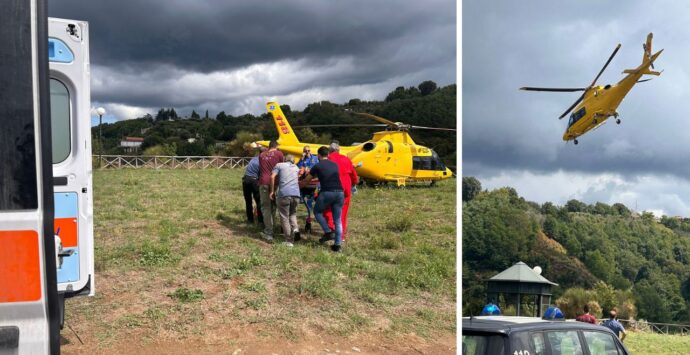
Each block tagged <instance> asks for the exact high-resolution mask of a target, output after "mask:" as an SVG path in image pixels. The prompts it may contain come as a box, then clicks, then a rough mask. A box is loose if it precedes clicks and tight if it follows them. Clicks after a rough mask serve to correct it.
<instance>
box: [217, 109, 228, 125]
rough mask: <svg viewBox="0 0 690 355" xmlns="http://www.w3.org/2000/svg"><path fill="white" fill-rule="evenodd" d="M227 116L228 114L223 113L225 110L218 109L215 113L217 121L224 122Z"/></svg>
mask: <svg viewBox="0 0 690 355" xmlns="http://www.w3.org/2000/svg"><path fill="white" fill-rule="evenodd" d="M227 118H228V116H227V115H226V114H225V111H220V112H218V114H217V115H216V119H217V120H218V121H221V122H223V123H225V120H226V119H227Z"/></svg>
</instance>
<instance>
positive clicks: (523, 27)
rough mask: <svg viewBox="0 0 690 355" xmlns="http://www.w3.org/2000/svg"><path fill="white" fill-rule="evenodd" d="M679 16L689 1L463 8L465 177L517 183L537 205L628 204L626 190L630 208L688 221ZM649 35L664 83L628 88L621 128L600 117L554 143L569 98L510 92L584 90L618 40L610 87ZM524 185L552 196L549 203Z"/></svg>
mask: <svg viewBox="0 0 690 355" xmlns="http://www.w3.org/2000/svg"><path fill="white" fill-rule="evenodd" d="M689 15H690V4H686V3H677V2H669V1H662V2H654V3H650V2H644V1H636V2H626V3H625V4H621V3H617V2H601V1H598V2H597V1H578V2H568V3H554V2H546V3H545V2H537V1H531V2H511V1H494V2H479V1H472V2H465V3H464V5H463V24H462V28H463V38H462V49H463V51H462V53H463V58H462V62H463V68H462V70H463V83H462V89H463V91H462V93H463V112H462V117H463V118H462V120H463V169H464V171H463V175H474V176H478V177H480V178H481V179H482V181H486V182H487V187H495V186H498V185H500V184H505V185H519V186H522V188H523V190H524V191H529V192H525V193H526V194H527V195H526V197H527V198H528V199H529V198H532V199H534V200H537V201H539V202H544V201H548V200H551V201H554V202H559V203H563V202H565V201H566V200H567V199H568V198H580V199H583V200H585V201H586V202H589V203H591V202H595V201H603V202H619V201H620V202H628V203H632V200H629V199H628V200H626V196H630V193H635V198H636V199H635V201H636V202H637V203H639V208H640V209H648V210H654V211H657V212H659V213H668V214H681V213H682V214H685V215H690V210H689V209H688V208H687V207H686V206H685V205H690V195H688V194H687V193H686V192H687V191H690V181H689V179H688V178H689V177H690V139H689V138H690V125H689V124H688V118H690V115H689V112H688V81H689V79H690V77H689V76H688V69H687V64H686V63H687V60H686V58H688V56H689V55H690V32H688V31H687V30H686V28H687V20H686V19H687V18H688V16H689ZM649 32H653V33H654V43H653V50H654V51H656V50H659V49H662V48H664V49H665V51H664V53H662V54H661V56H660V57H659V58H658V59H657V61H656V63H655V65H656V68H657V70H661V69H663V70H664V72H663V74H662V75H661V76H660V77H654V79H653V80H652V81H650V82H645V83H640V84H638V85H637V86H635V87H634V88H633V89H632V91H631V92H630V93H629V94H628V96H627V97H626V98H625V100H624V101H623V103H622V104H621V105H620V106H619V108H618V112H619V114H620V118H621V119H622V124H621V125H620V126H618V125H616V124H615V122H613V120H609V121H608V122H607V124H605V125H603V126H601V127H599V128H598V129H597V130H596V131H593V132H590V133H588V134H587V135H585V136H582V137H581V138H580V139H579V141H580V144H579V145H577V146H575V145H573V144H572V142H571V143H567V144H566V143H565V142H563V141H562V135H563V131H564V130H565V128H566V125H567V121H566V119H564V120H562V121H559V120H558V116H560V115H561V113H563V111H564V110H565V109H566V108H567V107H568V106H570V104H572V103H573V102H574V101H575V100H576V99H577V98H578V95H579V93H548V92H525V91H519V90H518V88H520V87H522V86H541V87H585V86H587V85H589V83H590V82H591V81H592V79H594V77H595V76H596V74H597V72H598V71H599V70H600V69H601V67H602V66H603V65H604V63H605V62H606V59H607V58H608V56H609V55H610V54H611V52H612V51H613V49H614V48H615V46H616V45H617V44H618V43H621V44H622V47H621V49H620V51H619V52H618V54H617V56H616V57H615V58H614V60H613V61H612V62H611V64H610V65H609V67H608V69H607V70H606V72H605V73H604V74H603V75H602V77H601V78H600V79H599V80H598V82H597V83H598V84H601V85H604V84H609V83H610V84H615V83H616V82H618V81H619V80H620V79H622V78H623V75H621V72H622V71H623V70H624V69H629V68H635V67H637V66H638V65H639V64H640V63H641V60H642V52H643V50H642V43H643V42H644V40H645V38H646V35H647V33H649ZM508 177H510V178H508ZM511 181H512V183H511ZM532 184H534V186H541V187H543V186H544V184H554V188H552V189H542V190H548V191H551V192H552V193H551V194H550V195H549V196H547V195H546V194H544V193H540V192H538V191H537V190H539V189H538V188H529V187H528V186H532ZM581 185H584V186H585V187H586V186H589V187H591V188H592V189H594V190H592V189H588V188H585V187H580V186H581ZM573 186H578V188H573ZM650 186H652V187H654V189H649V188H647V187H650ZM595 190H596V191H595ZM518 191H519V192H521V191H520V190H518ZM594 192H596V193H594ZM662 195H663V196H666V197H664V198H660V197H659V196H662ZM623 200H625V201H623ZM629 207H633V208H634V207H635V206H634V205H633V206H630V205H629Z"/></svg>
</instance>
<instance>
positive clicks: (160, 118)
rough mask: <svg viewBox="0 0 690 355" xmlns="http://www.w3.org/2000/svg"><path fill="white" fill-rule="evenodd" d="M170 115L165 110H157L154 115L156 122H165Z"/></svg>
mask: <svg viewBox="0 0 690 355" xmlns="http://www.w3.org/2000/svg"><path fill="white" fill-rule="evenodd" d="M169 115H170V113H169V112H168V111H167V110H165V109H162V108H161V109H160V110H158V113H157V114H156V121H167V120H168V117H169Z"/></svg>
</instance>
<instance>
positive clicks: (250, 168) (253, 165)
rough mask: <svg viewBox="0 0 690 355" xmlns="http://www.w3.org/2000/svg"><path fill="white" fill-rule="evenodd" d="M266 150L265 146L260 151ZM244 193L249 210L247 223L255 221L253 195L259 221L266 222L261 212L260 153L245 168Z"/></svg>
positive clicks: (243, 177) (245, 203)
mask: <svg viewBox="0 0 690 355" xmlns="http://www.w3.org/2000/svg"><path fill="white" fill-rule="evenodd" d="M265 150H266V149H265V148H262V149H261V150H260V152H263V151H265ZM242 193H243V194H244V207H245V210H246V211H247V223H254V207H253V206H252V197H254V202H255V203H256V209H257V210H258V213H257V218H258V219H259V223H264V222H263V217H262V214H261V202H260V201H261V200H260V199H259V156H258V155H257V156H255V157H253V158H252V159H251V160H250V161H249V164H247V168H246V169H245V170H244V176H242Z"/></svg>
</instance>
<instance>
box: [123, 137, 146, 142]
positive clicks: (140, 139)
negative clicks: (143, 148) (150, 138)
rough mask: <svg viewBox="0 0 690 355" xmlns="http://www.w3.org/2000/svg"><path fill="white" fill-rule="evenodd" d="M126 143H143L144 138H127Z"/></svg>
mask: <svg viewBox="0 0 690 355" xmlns="http://www.w3.org/2000/svg"><path fill="white" fill-rule="evenodd" d="M123 141H125V142H143V141H144V138H142V137H125V138H124V139H123Z"/></svg>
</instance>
